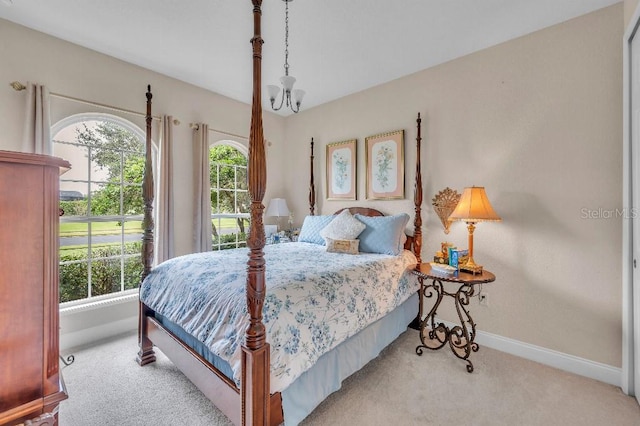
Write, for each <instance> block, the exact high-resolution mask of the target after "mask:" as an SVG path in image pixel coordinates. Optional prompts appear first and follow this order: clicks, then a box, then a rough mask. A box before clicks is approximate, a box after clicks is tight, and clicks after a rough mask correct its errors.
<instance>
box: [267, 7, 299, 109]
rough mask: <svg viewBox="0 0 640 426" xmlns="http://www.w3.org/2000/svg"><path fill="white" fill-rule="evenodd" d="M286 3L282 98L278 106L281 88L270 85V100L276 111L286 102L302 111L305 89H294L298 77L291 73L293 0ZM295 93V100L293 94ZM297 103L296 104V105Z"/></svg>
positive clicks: (281, 78) (290, 106)
mask: <svg viewBox="0 0 640 426" xmlns="http://www.w3.org/2000/svg"><path fill="white" fill-rule="evenodd" d="M282 1H283V2H284V4H285V8H284V75H283V76H282V77H280V83H281V84H282V98H281V99H280V105H279V106H278V107H277V108H276V107H275V104H276V97H277V96H278V93H279V92H280V88H279V87H278V86H274V85H271V84H270V85H268V86H267V90H268V91H269V100H270V101H271V108H272V109H273V110H274V111H278V110H279V109H280V108H282V105H284V104H285V101H286V105H287V106H288V107H289V108H291V111H293V112H294V113H297V112H298V111H300V104H301V103H302V98H303V97H304V94H305V92H304V90H300V89H296V90H293V85H294V84H295V82H296V78H295V77H294V76H292V75H289V3H290V2H292V1H293V0H282ZM292 95H293V100H292V99H291V96H292ZM294 104H295V105H294Z"/></svg>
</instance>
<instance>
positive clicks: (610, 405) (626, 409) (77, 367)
mask: <svg viewBox="0 0 640 426" xmlns="http://www.w3.org/2000/svg"><path fill="white" fill-rule="evenodd" d="M418 342H419V337H418V333H417V331H414V330H408V331H407V332H405V333H404V334H402V335H401V336H400V337H399V338H398V340H396V341H395V342H394V343H393V344H392V345H391V346H389V347H388V348H387V349H386V350H385V351H384V352H383V353H382V354H381V355H380V356H379V357H378V358H376V359H375V360H373V361H372V362H370V363H369V364H368V365H367V366H365V368H363V369H362V370H361V371H359V372H357V373H356V374H354V375H353V376H351V377H349V378H348V379H347V380H346V381H345V382H344V383H343V387H342V389H341V390H339V391H338V392H336V393H334V394H332V395H331V396H329V398H328V399H327V400H325V401H324V402H323V403H322V404H321V405H320V406H319V407H318V408H317V409H316V410H315V411H314V412H313V413H312V414H311V415H310V416H309V417H308V418H307V419H306V420H305V421H304V422H303V423H302V424H303V425H305V426H310V425H396V426H400V425H563V426H566V425H606V426H613V425H616V426H618V425H640V407H639V406H638V404H637V403H636V400H635V399H634V398H632V397H628V396H626V395H624V394H623V393H622V391H621V390H620V389H619V388H617V387H614V386H611V385H607V384H604V383H601V382H598V381H595V380H591V379H587V378H584V377H580V376H576V375H573V374H570V373H565V372H563V371H560V370H556V369H553V368H550V367H546V366H544V365H541V364H538V363H535V362H532V361H527V360H524V359H522V358H518V357H515V356H512V355H508V354H505V353H502V352H498V351H495V350H492V349H488V348H485V347H481V348H480V351H479V352H477V353H474V354H472V358H471V359H472V361H473V363H474V366H475V371H474V372H473V373H472V374H469V373H467V371H466V369H465V364H464V363H463V362H462V361H460V360H458V359H457V358H456V357H454V356H453V355H452V354H451V352H450V351H449V350H448V348H443V349H441V350H439V351H428V352H426V353H424V354H423V355H422V356H418V355H416V353H415V347H416V346H417V344H418ZM136 352H137V342H136V336H135V334H127V335H124V336H121V337H119V338H117V339H111V340H109V341H105V342H102V343H100V344H97V345H94V346H91V347H86V348H79V349H77V350H76V351H75V352H74V355H75V358H76V361H75V362H74V363H73V364H72V365H70V366H69V367H66V368H65V369H64V370H63V375H64V379H65V381H66V384H67V388H68V391H69V399H68V400H66V401H64V402H62V404H61V406H60V424H61V425H62V426H90V425H119V426H126V425H155V426H164V425H166V426H178V425H225V426H226V425H229V424H230V423H229V421H228V420H227V419H226V418H225V417H224V416H223V415H222V414H221V413H220V412H219V411H218V410H217V409H216V408H215V407H213V406H212V405H211V403H210V402H209V401H208V400H207V399H206V398H204V397H203V396H202V394H201V393H200V392H199V391H198V390H197V389H196V388H195V387H194V386H193V385H192V384H191V383H190V382H189V381H188V380H187V379H186V378H185V377H184V376H183V375H182V374H181V373H180V372H179V371H178V370H177V369H176V368H175V367H174V366H173V365H172V364H171V362H170V361H169V360H167V358H165V357H164V356H163V355H162V354H161V353H160V352H158V361H157V362H156V363H155V364H151V365H148V366H145V367H139V366H138V365H137V364H136V363H135V361H134V358H135V354H136Z"/></svg>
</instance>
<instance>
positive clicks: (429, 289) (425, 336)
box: [416, 278, 449, 355]
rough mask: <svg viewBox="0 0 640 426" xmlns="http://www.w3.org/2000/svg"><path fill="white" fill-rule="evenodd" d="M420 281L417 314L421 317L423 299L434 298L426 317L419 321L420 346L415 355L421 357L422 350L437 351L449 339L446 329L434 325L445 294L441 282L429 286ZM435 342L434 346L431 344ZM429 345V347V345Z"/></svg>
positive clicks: (434, 281)
mask: <svg viewBox="0 0 640 426" xmlns="http://www.w3.org/2000/svg"><path fill="white" fill-rule="evenodd" d="M419 280H420V307H419V312H420V315H422V312H423V303H424V300H423V299H424V298H425V297H426V298H431V297H433V296H436V299H435V302H434V304H433V307H432V308H431V310H430V311H429V313H428V314H427V316H426V317H425V318H424V319H422V320H421V321H420V341H421V342H422V344H421V345H418V346H417V347H416V354H418V355H422V352H423V348H426V349H431V350H438V349H440V348H441V347H443V346H444V345H445V344H446V343H447V340H448V338H449V330H448V329H447V327H446V326H445V325H444V324H442V323H439V324H437V325H436V322H435V317H436V313H437V310H438V307H439V306H440V303H441V302H442V297H443V296H444V295H445V294H446V293H445V291H444V288H443V286H442V282H441V281H439V280H433V282H432V283H431V284H430V285H426V286H425V285H424V281H423V279H422V278H420V279H419ZM434 342H435V346H433V343H434ZM430 344H431V345H430Z"/></svg>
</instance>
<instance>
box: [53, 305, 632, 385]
mask: <svg viewBox="0 0 640 426" xmlns="http://www.w3.org/2000/svg"><path fill="white" fill-rule="evenodd" d="M438 321H440V322H443V323H445V324H446V325H447V326H448V327H449V328H451V327H453V326H455V324H454V323H451V322H449V321H443V320H440V319H438ZM137 327H138V317H137V316H134V317H129V318H125V319H122V320H118V321H109V322H107V323H105V324H102V325H99V326H96V327H91V328H86V329H82V330H79V331H76V332H72V333H65V334H62V335H61V336H60V350H61V351H65V350H67V349H70V348H73V347H76V346H82V345H87V344H90V343H94V342H97V341H99V340H102V339H106V338H109V337H113V336H117V335H118V334H122V333H126V332H128V331H133V330H135V329H136V328H137ZM476 342H477V343H478V344H479V345H481V346H486V347H488V348H491V349H495V350H498V351H501V352H505V353H508V354H511V355H515V356H519V357H521V358H525V359H528V360H531V361H535V362H539V363H541V364H544V365H548V366H550V367H554V368H558V369H560V370H564V371H568V372H570V373H574V374H578V375H580V376H584V377H589V378H591V379H595V380H599V381H601V382H604V383H608V384H610V385H614V386H618V387H620V386H621V385H622V369H620V368H618V367H612V366H610V365H606V364H602V363H599V362H595V361H590V360H588V359H584V358H580V357H577V356H574V355H569V354H565V353H562V352H558V351H554V350H552V349H547V348H543V347H541V346H536V345H531V344H529V343H524V342H520V341H518V340H514V339H509V338H506V337H502V336H498V335H496V334H492V333H487V332H485V331H479V330H478V331H477V335H476Z"/></svg>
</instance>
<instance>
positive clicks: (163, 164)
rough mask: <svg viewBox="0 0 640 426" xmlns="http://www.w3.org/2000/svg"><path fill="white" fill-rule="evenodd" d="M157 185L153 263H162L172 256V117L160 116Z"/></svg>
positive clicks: (173, 219) (173, 218)
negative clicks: (155, 239) (155, 243)
mask: <svg viewBox="0 0 640 426" xmlns="http://www.w3.org/2000/svg"><path fill="white" fill-rule="evenodd" d="M158 157H159V159H158V164H159V170H158V179H159V182H158V185H157V191H158V193H157V198H156V199H157V200H158V203H157V206H156V211H157V218H156V221H157V226H156V233H157V235H156V238H157V241H158V243H157V246H156V251H155V257H156V258H155V263H156V265H157V264H158V263H162V262H164V261H165V260H168V259H171V258H172V257H174V231H173V229H174V228H173V225H174V221H175V216H174V213H173V200H174V198H173V117H172V116H170V115H163V116H162V129H161V134H160V149H159V150H158Z"/></svg>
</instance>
